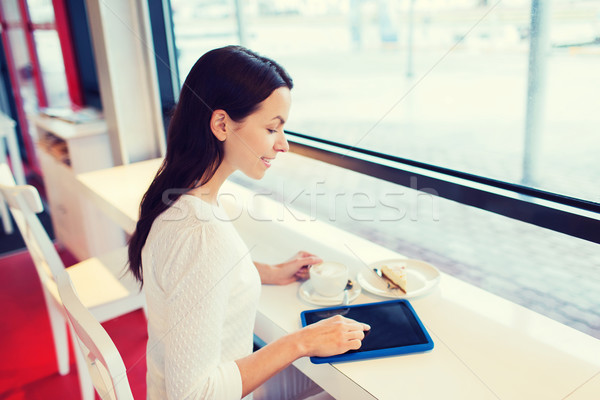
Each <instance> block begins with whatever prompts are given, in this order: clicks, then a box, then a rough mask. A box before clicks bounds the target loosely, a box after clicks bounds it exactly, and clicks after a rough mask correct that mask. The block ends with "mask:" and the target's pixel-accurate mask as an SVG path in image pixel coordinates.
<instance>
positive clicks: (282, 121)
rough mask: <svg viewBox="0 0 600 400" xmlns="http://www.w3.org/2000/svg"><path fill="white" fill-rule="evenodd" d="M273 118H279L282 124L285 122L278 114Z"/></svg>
mask: <svg viewBox="0 0 600 400" xmlns="http://www.w3.org/2000/svg"><path fill="white" fill-rule="evenodd" d="M273 119H279V120H280V121H281V123H282V124H285V119H283V118H281V117H280V116H279V115H278V116H276V117H275V118H273ZM273 119H272V120H271V121H273Z"/></svg>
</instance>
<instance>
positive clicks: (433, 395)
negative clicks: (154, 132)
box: [78, 160, 600, 400]
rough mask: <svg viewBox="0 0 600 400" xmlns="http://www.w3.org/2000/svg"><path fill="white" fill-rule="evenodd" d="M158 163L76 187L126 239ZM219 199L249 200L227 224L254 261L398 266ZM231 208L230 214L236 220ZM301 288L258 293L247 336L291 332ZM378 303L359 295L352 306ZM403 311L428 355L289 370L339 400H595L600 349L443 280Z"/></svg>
mask: <svg viewBox="0 0 600 400" xmlns="http://www.w3.org/2000/svg"><path fill="white" fill-rule="evenodd" d="M159 164H160V160H150V161H145V162H142V163H136V164H131V165H128V166H121V167H115V168H110V169H107V170H102V171H95V172H89V173H85V174H81V175H79V176H78V180H79V181H80V182H81V183H82V190H84V191H85V192H86V193H87V194H89V196H90V199H91V201H93V202H94V203H95V204H96V205H97V206H99V207H100V208H101V209H102V210H104V211H105V212H106V213H107V214H108V215H110V216H111V217H112V218H113V219H114V220H115V221H117V222H118V223H119V224H120V226H121V227H123V229H125V231H127V232H132V231H133V229H134V227H135V222H136V220H137V216H138V207H139V201H140V199H141V196H142V194H143V193H144V191H145V189H146V187H147V186H148V184H149V183H150V182H151V180H152V178H153V175H154V173H155V171H156V170H157V168H158V166H159ZM223 191H226V192H231V193H235V195H236V197H237V199H238V200H241V201H244V199H245V200H247V201H251V200H254V204H253V206H252V207H251V208H250V211H248V210H245V211H244V212H241V209H240V210H239V211H240V213H239V214H240V215H241V216H240V217H239V218H237V219H236V220H235V222H234V223H235V224H236V227H237V228H238V230H239V231H240V233H241V235H242V237H243V238H244V239H245V240H246V241H247V243H248V246H249V248H251V249H252V253H253V256H254V258H255V259H256V260H262V261H266V262H273V261H276V260H281V259H283V258H286V257H289V256H290V255H291V254H292V253H293V252H294V251H296V250H299V247H302V248H303V249H305V250H308V251H313V252H315V253H316V254H319V255H320V256H322V257H323V258H326V259H334V260H338V261H341V262H345V263H347V264H348V265H349V266H350V267H351V268H352V270H353V271H354V273H356V272H358V271H360V269H361V268H364V266H363V264H364V263H369V262H372V261H375V260H377V259H384V258H389V257H400V255H398V254H395V253H393V252H391V251H389V250H387V249H384V248H381V247H379V246H377V245H375V244H373V243H370V242H368V241H366V240H363V239H361V238H358V237H356V236H353V235H350V234H348V233H346V232H344V231H341V230H339V229H336V228H335V227H333V226H330V225H327V224H324V223H321V222H317V221H310V219H309V220H305V221H297V220H296V219H294V218H289V213H286V212H285V210H283V211H282V209H281V208H278V207H277V204H273V202H271V201H270V200H268V199H264V198H262V197H258V198H253V196H252V193H251V192H249V191H248V190H246V189H244V188H240V187H239V186H238V185H235V184H231V183H227V184H226V185H225V186H224V187H223ZM228 197H229V196H228ZM232 204H233V203H232ZM232 204H230V205H229V206H227V207H228V212H229V213H230V214H232V215H238V214H236V209H235V207H238V205H237V203H236V204H233V205H232ZM273 212H274V213H276V214H277V215H278V216H280V215H284V214H285V218H283V219H284V221H283V222H271V221H261V222H257V221H253V220H252V218H249V217H248V215H249V213H250V214H252V215H253V216H254V217H256V216H257V215H260V216H261V218H258V219H268V218H262V217H263V216H269V215H270V216H271V217H272V216H273V214H270V213H273ZM297 215H298V214H297V213H296V216H297ZM255 219H256V218H255ZM350 249H351V250H350ZM299 285H300V283H295V284H291V285H288V286H263V290H262V294H261V299H260V304H259V308H258V315H257V320H256V327H255V333H256V334H257V336H259V337H260V338H261V339H263V340H264V341H265V342H267V343H269V342H272V341H273V340H276V339H277V338H279V337H281V336H282V335H285V334H286V333H288V332H292V331H294V330H296V329H298V328H299V327H300V318H299V314H300V312H301V311H303V310H306V309H312V308H315V306H312V305H309V304H307V303H304V302H303V301H301V300H300V299H299V297H298V295H297V291H298V287H299ZM378 300H382V299H381V298H378V297H377V296H373V295H370V294H368V293H365V292H363V294H361V295H360V296H359V298H358V299H357V301H356V302H355V303H365V302H373V301H378ZM411 304H412V305H413V307H414V308H415V310H416V311H417V313H418V315H419V316H420V318H421V320H422V321H423V323H424V324H425V326H426V328H427V329H428V331H429V333H430V334H431V336H432V338H433V340H434V342H435V348H434V349H433V350H432V351H431V352H427V353H422V354H413V355H404V356H397V357H387V358H380V359H373V360H366V361H357V362H349V363H337V364H324V365H315V364H312V363H311V362H310V360H308V359H307V358H303V359H300V360H298V361H296V362H295V363H294V365H295V366H296V367H297V368H299V369H300V370H301V371H302V372H303V373H305V374H306V375H308V376H309V377H310V378H311V379H313V380H314V381H315V382H317V383H318V384H319V385H321V386H322V387H323V388H324V389H325V390H327V391H328V392H329V393H331V394H332V395H333V396H334V397H336V398H339V399H373V398H376V399H399V398H406V399H461V400H462V399H478V400H479V399H509V400H513V399H564V398H569V399H577V400H582V399H595V398H600V395H599V394H600V340H597V339H595V338H593V337H591V336H588V335H586V334H583V333H581V332H578V331H576V330H574V329H571V328H569V327H567V326H565V325H562V324H560V323H558V322H556V321H553V320H551V319H549V318H546V317H544V316H542V315H540V314H537V313H535V312H533V311H531V310H528V309H525V308H523V307H521V306H519V305H516V304H514V303H512V302H510V301H507V300H505V299H502V298H500V297H498V296H495V295H493V294H490V293H488V292H485V291H483V290H481V289H479V288H477V287H474V286H472V285H470V284H467V283H465V282H462V281H460V280H458V279H456V278H453V277H452V276H449V275H446V274H442V277H441V281H440V284H439V285H438V286H437V287H436V289H434V291H433V292H431V293H430V294H428V295H426V296H424V297H421V298H417V299H413V300H411Z"/></svg>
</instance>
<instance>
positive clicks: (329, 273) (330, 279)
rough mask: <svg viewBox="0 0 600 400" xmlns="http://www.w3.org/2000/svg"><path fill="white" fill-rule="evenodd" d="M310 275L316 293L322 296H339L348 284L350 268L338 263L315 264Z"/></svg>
mask: <svg viewBox="0 0 600 400" xmlns="http://www.w3.org/2000/svg"><path fill="white" fill-rule="evenodd" d="M309 274H310V282H311V283H312V286H313V288H314V289H315V292H317V293H318V294H320V295H321V296H326V297H333V296H337V295H338V294H340V293H342V291H343V290H344V288H345V287H346V284H347V283H348V267H347V266H345V265H344V264H340V263H337V262H332V261H324V262H322V263H320V264H315V265H313V266H312V267H310V270H309Z"/></svg>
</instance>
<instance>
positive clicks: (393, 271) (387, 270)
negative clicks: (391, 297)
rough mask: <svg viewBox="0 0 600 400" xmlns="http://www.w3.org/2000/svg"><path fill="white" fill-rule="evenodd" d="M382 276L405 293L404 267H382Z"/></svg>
mask: <svg viewBox="0 0 600 400" xmlns="http://www.w3.org/2000/svg"><path fill="white" fill-rule="evenodd" d="M381 272H382V273H383V275H384V276H385V277H386V278H388V279H389V280H390V281H392V282H393V283H394V284H395V285H396V286H398V287H399V288H400V289H402V291H403V292H404V293H406V267H405V266H403V265H392V266H391V267H390V266H387V265H384V266H382V267H381Z"/></svg>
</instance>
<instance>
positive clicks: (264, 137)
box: [223, 87, 292, 179]
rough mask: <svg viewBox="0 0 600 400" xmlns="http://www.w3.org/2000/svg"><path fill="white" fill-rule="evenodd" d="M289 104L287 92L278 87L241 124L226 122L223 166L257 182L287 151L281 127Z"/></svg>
mask: <svg viewBox="0 0 600 400" xmlns="http://www.w3.org/2000/svg"><path fill="white" fill-rule="evenodd" d="M291 101H292V99H291V93H290V90H289V89H288V88H287V87H281V88H278V89H276V90H275V91H273V93H271V95H270V96H269V97H267V98H266V99H265V100H264V101H263V102H262V103H260V105H259V107H258V109H257V110H256V111H255V112H254V113H252V114H250V115H249V116H248V117H246V118H245V119H244V120H243V121H242V122H240V123H237V122H235V121H232V120H231V119H228V123H227V127H226V131H227V138H226V140H225V142H224V146H225V156H224V160H223V163H224V164H226V165H227V166H228V167H229V168H231V170H232V172H233V171H235V170H240V171H242V172H243V173H244V174H246V175H247V176H248V177H250V178H254V179H260V178H262V177H263V176H264V174H265V172H266V171H267V169H268V168H269V167H270V166H271V162H272V161H273V160H274V159H275V157H276V156H277V153H279V152H286V151H288V150H289V145H288V142H287V140H286V139H285V135H284V133H283V125H284V124H285V122H286V121H287V119H288V115H289V113H290V106H291Z"/></svg>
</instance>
